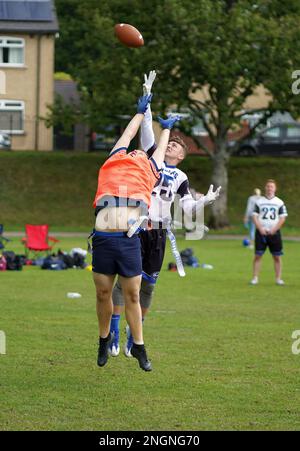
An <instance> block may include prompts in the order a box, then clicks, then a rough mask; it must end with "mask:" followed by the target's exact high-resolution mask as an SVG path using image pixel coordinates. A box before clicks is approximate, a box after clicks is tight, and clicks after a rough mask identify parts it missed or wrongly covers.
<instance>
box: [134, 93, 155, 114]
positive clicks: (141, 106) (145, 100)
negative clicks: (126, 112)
mask: <svg viewBox="0 0 300 451" xmlns="http://www.w3.org/2000/svg"><path fill="white" fill-rule="evenodd" d="M151 100H152V94H147V95H144V96H142V97H140V98H139V100H138V104H137V112H138V113H139V114H145V113H146V110H147V108H148V105H149V103H150V102H151Z"/></svg>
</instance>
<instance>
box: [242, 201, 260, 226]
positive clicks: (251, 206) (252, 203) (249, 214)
mask: <svg viewBox="0 0 300 451" xmlns="http://www.w3.org/2000/svg"><path fill="white" fill-rule="evenodd" d="M260 198H261V196H257V195H253V196H250V197H249V198H248V202H247V208H246V212H245V216H246V218H247V219H248V221H250V220H251V219H252V215H253V212H254V209H255V205H256V204H257V202H258V201H259V200H260Z"/></svg>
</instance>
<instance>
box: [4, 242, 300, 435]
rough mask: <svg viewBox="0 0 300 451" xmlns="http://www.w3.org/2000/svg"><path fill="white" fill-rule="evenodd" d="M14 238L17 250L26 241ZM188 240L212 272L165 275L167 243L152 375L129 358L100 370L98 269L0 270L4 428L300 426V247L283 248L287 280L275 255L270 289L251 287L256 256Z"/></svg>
mask: <svg viewBox="0 0 300 451" xmlns="http://www.w3.org/2000/svg"><path fill="white" fill-rule="evenodd" d="M11 244H12V245H11V246H10V247H11V248H15V250H17V251H18V249H20V247H19V245H18V241H17V239H15V240H14V242H13V243H11ZM179 244H180V247H181V248H182V247H183V246H184V247H187V246H188V247H190V246H191V245H192V247H193V248H194V250H195V254H196V255H197V256H198V257H199V259H200V261H201V262H205V263H210V264H212V265H214V270H211V271H210V270H204V269H200V268H199V269H189V270H188V271H187V277H186V278H184V279H180V278H179V277H178V275H177V274H176V273H169V272H168V271H167V270H166V265H167V263H168V262H169V261H170V260H171V256H170V252H169V250H168V253H167V256H166V259H165V265H164V269H163V271H162V273H161V276H160V281H159V283H158V286H157V291H156V296H155V302H154V304H153V308H152V312H151V315H150V316H149V317H148V318H147V320H146V322H145V340H146V343H147V345H148V352H149V356H150V357H151V360H152V363H153V367H154V371H153V372H152V373H144V372H142V371H141V370H140V369H139V368H138V365H137V362H136V361H135V360H128V359H126V358H125V357H124V356H123V355H120V356H119V357H118V358H115V359H113V358H111V359H110V360H109V362H108V364H107V366H106V367H105V368H102V369H99V368H98V367H97V366H96V342H97V325H96V317H95V313H94V303H95V300H94V298H95V296H94V287H93V284H92V280H91V273H90V272H88V271H86V270H67V271H61V272H51V271H42V270H40V269H38V268H34V267H26V268H24V270H23V271H22V272H19V273H16V272H5V273H0V305H1V309H0V312H1V317H0V329H1V330H3V331H5V333H6V337H7V354H6V355H0V405H1V409H0V429H3V430H32V429H33V430H202V429H204V430H206V429H214V430H224V429H225V430H228V429H230V430H232V429H234V430H241V429H247V430H254V429H255V430H256V429H258V430H270V429H275V430H282V429H286V430H299V429H300V419H299V403H300V385H299V368H300V356H295V355H293V354H292V352H291V346H292V338H291V335H292V332H293V331H294V330H296V329H300V320H299V313H300V307H299V294H300V280H299V264H300V257H299V255H300V243H293V242H288V243H286V244H285V251H286V256H285V257H284V267H285V270H284V279H285V281H286V286H284V287H278V286H275V284H274V281H273V272H272V264H271V259H270V257H269V256H266V258H265V261H264V266H263V272H262V277H261V284H260V285H259V286H257V287H251V286H249V284H248V282H249V279H250V276H251V261H252V253H251V251H249V250H248V249H245V248H243V247H242V246H241V243H239V242H233V241H209V240H207V241H206V240H205V241H201V242H183V241H180V242H179ZM60 245H61V247H62V248H63V249H64V250H68V249H71V248H72V247H74V246H76V247H77V246H81V247H85V242H84V240H82V239H79V238H77V239H74V238H73V239H71V238H66V239H64V240H62V242H61V243H60ZM68 291H78V292H80V293H81V294H82V298H81V299H73V300H72V299H68V298H67V297H66V293H67V292H68ZM124 327H125V322H124V320H123V321H122V330H123V329H124ZM122 339H123V340H124V334H123V333H122Z"/></svg>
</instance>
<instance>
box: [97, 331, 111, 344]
mask: <svg viewBox="0 0 300 451" xmlns="http://www.w3.org/2000/svg"><path fill="white" fill-rule="evenodd" d="M99 340H101V341H103V342H104V343H105V342H107V341H109V340H110V332H109V334H108V335H107V337H106V338H102V337H99Z"/></svg>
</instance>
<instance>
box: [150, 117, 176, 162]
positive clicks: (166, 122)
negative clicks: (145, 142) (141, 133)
mask: <svg viewBox="0 0 300 451" xmlns="http://www.w3.org/2000/svg"><path fill="white" fill-rule="evenodd" d="M158 120H159V123H160V125H161V126H162V128H163V130H162V132H161V134H160V138H159V142H158V146H157V148H156V150H155V152H154V153H153V155H152V158H153V159H154V160H155V162H156V164H157V166H158V168H159V169H160V168H161V167H162V164H163V162H164V159H165V153H166V150H167V146H168V143H169V138H170V132H171V129H172V128H173V126H174V124H175V122H177V121H180V116H172V117H169V118H168V119H162V118H161V117H159V118H158Z"/></svg>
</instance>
